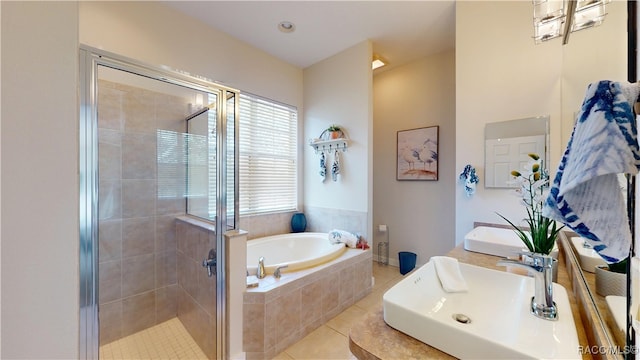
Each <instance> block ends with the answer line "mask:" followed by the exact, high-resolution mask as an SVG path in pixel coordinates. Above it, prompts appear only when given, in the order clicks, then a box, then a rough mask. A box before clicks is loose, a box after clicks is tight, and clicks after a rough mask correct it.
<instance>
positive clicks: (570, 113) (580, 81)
mask: <svg viewBox="0 0 640 360" xmlns="http://www.w3.org/2000/svg"><path fill="white" fill-rule="evenodd" d="M635 6H636V5H635V2H632V1H629V2H625V1H620V2H616V1H614V2H611V3H608V4H607V18H606V20H605V21H604V23H603V24H602V25H601V26H599V27H596V28H593V29H591V30H586V31H580V32H576V33H573V34H572V35H571V38H570V40H569V43H568V44H567V45H565V46H563V48H562V51H563V52H562V79H561V94H562V96H561V104H560V106H561V114H562V119H561V129H560V134H559V135H560V138H561V142H560V144H561V149H560V150H561V152H564V149H565V147H566V144H567V143H568V141H569V139H570V138H571V134H572V131H573V127H574V124H575V119H576V114H577V112H579V110H580V107H581V105H582V101H583V99H584V95H585V92H586V89H587V86H588V84H590V83H593V82H596V81H599V80H615V81H625V80H629V81H636V75H635V65H636V64H635V61H636V60H635V58H633V60H631V58H630V57H628V56H631V55H632V54H635V51H636V50H635V49H636V46H637V45H636V40H635V39H636V28H637V26H636V9H635ZM627 26H629V31H627ZM628 34H631V35H633V36H629V35H628ZM594 46H598V47H599V48H600V47H606V48H607V50H606V52H607V53H608V54H611V55H613V56H608V58H609V60H611V59H613V58H615V60H613V61H609V60H607V59H605V58H602V57H597V56H591V54H592V49H593V47H594ZM632 67H633V69H634V70H633V71H634V73H633V75H632V72H631V69H632ZM628 71H629V72H628ZM554 121H555V119H554ZM554 135H555V136H557V135H558V134H554ZM552 160H553V161H557V160H558V159H552ZM553 161H552V162H553ZM552 175H553V174H552ZM622 185H623V184H621V188H627V190H633V189H634V187H633V186H631V187H627V186H626V184H624V186H622ZM630 192H631V191H630ZM628 203H630V204H631V205H632V206H633V204H634V203H635V194H630V195H629V197H628ZM631 223H632V224H633V223H634V221H631ZM566 234H567V240H568V241H569V242H570V240H571V238H572V237H574V236H575V234H573V233H571V232H567V233H566ZM570 246H571V248H572V250H573V253H574V255H575V257H576V259H580V251H578V250H579V249H576V248H575V245H574V244H573V243H571V245H570ZM579 277H580V278H581V279H582V281H583V283H584V285H585V287H586V288H587V289H588V292H589V295H590V300H591V302H592V303H593V305H594V307H595V309H596V310H595V314H592V316H593V318H591V323H590V324H588V325H587V323H585V326H590V327H591V328H592V331H594V332H595V333H599V334H601V338H600V339H601V340H602V341H603V342H602V343H600V344H598V345H601V346H603V349H606V350H608V351H610V352H607V353H606V354H595V355H594V358H595V357H599V358H606V359H614V358H615V359H619V358H622V355H623V354H622V353H620V352H617V353H615V354H614V353H613V352H612V351H611V350H616V349H617V350H618V351H622V350H624V349H625V345H632V344H633V342H634V341H635V340H634V339H633V337H634V335H633V331H629V332H628V331H626V329H627V328H628V325H626V324H624V323H625V322H626V320H627V314H629V313H628V308H627V306H628V304H627V302H628V300H629V299H630V297H629V296H627V298H626V299H624V298H622V299H621V300H623V301H621V302H617V303H618V305H616V306H610V305H609V304H608V303H607V299H606V296H603V295H601V294H599V293H598V292H597V291H596V286H595V274H594V273H592V272H588V271H581V273H580V276H579ZM632 282H633V283H634V284H636V283H637V278H634V279H632ZM636 286H637V285H636ZM629 293H633V292H629V291H627V294H629ZM624 300H627V301H624ZM634 300H635V299H634ZM611 303H612V304H614V303H613V302H611ZM612 311H614V312H615V313H616V315H615V316H614V313H613V312H612ZM632 315H633V319H635V318H636V316H635V313H634V312H632ZM615 317H617V318H618V321H616V319H615ZM630 356H631V357H629V358H632V357H634V355H630Z"/></svg>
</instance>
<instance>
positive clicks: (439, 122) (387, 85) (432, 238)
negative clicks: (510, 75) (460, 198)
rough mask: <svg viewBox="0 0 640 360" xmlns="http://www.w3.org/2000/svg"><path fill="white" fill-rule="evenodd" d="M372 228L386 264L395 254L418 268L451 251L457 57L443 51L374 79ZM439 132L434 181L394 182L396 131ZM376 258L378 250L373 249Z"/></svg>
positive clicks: (453, 220) (393, 258) (386, 72)
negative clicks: (407, 256) (407, 254)
mask: <svg viewBox="0 0 640 360" xmlns="http://www.w3.org/2000/svg"><path fill="white" fill-rule="evenodd" d="M373 90H374V132H373V142H374V144H375V146H374V148H373V157H374V159H375V163H374V166H373V191H374V197H373V224H374V232H373V233H374V238H375V240H376V243H375V244H374V245H377V242H379V241H386V236H387V234H385V233H381V232H379V231H378V225H380V224H385V225H387V226H388V235H389V240H390V241H389V258H390V259H389V260H390V263H391V264H396V265H397V264H398V251H411V252H415V253H417V254H418V260H417V262H418V263H425V262H427V261H428V260H429V258H430V257H431V256H433V255H442V254H444V253H446V252H447V251H449V250H451V248H453V246H454V241H453V237H454V226H455V218H454V216H455V211H454V205H455V204H454V201H453V198H454V192H455V186H456V178H455V174H454V172H455V169H454V165H455V144H456V127H455V53H454V51H447V52H444V53H440V54H437V55H433V56H429V57H427V58H424V59H421V60H419V61H415V62H413V63H410V64H408V65H404V66H402V67H399V68H394V69H392V70H388V71H385V72H383V73H380V74H378V75H376V76H375V77H374V80H373ZM427 126H439V141H438V143H439V149H438V150H439V151H438V153H439V154H438V157H439V159H438V160H439V161H438V173H439V178H438V180H437V181H397V180H396V158H397V156H396V153H397V151H396V137H397V132H398V131H399V130H407V129H415V128H420V127H427ZM373 250H374V252H375V253H376V254H377V250H378V249H377V246H374V247H373Z"/></svg>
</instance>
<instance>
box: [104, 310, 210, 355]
mask: <svg viewBox="0 0 640 360" xmlns="http://www.w3.org/2000/svg"><path fill="white" fill-rule="evenodd" d="M100 359H103V360H105V359H110V360H111V359H113V360H115V359H118V360H123V359H193V360H196V359H202V360H206V359H207V356H206V355H205V354H204V353H203V352H202V350H201V349H200V347H199V346H198V344H196V342H195V341H194V340H193V338H192V337H191V335H189V333H188V332H187V329H185V327H184V326H183V325H182V323H181V322H180V320H178V318H173V319H171V320H168V321H165V322H163V323H161V324H158V325H155V326H153V327H150V328H148V329H146V330H142V331H140V332H137V333H135V334H132V335H129V336H127V337H125V338H122V339H120V340H116V341H113V342H111V343H109V344H106V345H103V346H100Z"/></svg>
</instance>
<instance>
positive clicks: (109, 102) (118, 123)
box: [98, 80, 125, 130]
mask: <svg viewBox="0 0 640 360" xmlns="http://www.w3.org/2000/svg"><path fill="white" fill-rule="evenodd" d="M110 84H112V83H110V82H108V81H102V80H99V85H98V127H99V128H104V129H113V130H123V123H124V121H123V120H124V111H123V99H124V95H125V92H124V91H122V90H120V89H116V88H114V87H113V86H111V85H110Z"/></svg>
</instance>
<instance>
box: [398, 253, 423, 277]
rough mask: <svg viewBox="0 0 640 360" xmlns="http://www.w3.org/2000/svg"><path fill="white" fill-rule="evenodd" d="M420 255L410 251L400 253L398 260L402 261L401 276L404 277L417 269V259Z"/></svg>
mask: <svg viewBox="0 0 640 360" xmlns="http://www.w3.org/2000/svg"><path fill="white" fill-rule="evenodd" d="M417 257H418V255H416V254H415V253H412V252H409V251H400V252H399V253H398V260H399V261H400V274H402V275H404V274H406V273H408V272H409V271H411V270H413V268H415V267H416V258H417Z"/></svg>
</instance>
